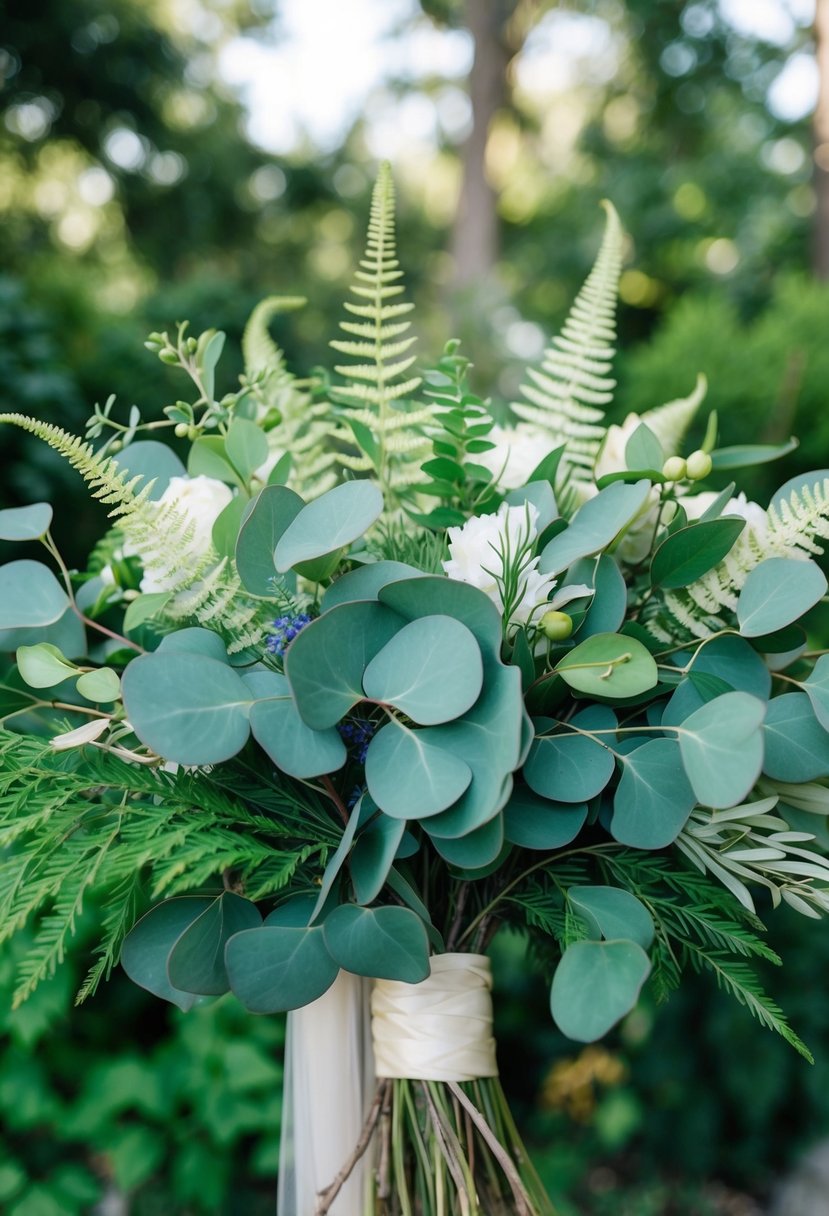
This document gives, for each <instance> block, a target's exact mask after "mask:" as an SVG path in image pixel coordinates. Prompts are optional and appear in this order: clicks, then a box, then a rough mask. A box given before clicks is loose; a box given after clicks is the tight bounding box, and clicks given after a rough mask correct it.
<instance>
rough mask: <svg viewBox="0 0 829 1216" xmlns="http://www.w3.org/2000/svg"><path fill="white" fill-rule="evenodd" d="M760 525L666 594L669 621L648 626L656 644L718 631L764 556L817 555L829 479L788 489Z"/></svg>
mask: <svg viewBox="0 0 829 1216" xmlns="http://www.w3.org/2000/svg"><path fill="white" fill-rule="evenodd" d="M763 525H764V526H759V527H758V526H752V525H751V524H750V523H749V525H748V526H747V527H746V528H745V529H744V530H743V532H742V534H741V536H740V537H739V539H738V540H737V543H736V544H735V546H734V548H733V549H732V550H731V552H730V553H729V554H728V556H727V557H726V558H724V560H723V561H722V562H720V564H719V565H718V566H715V567H714V569H713V570H710V571H709V572H708V573H707V574H705V575H704V576H703V577H702V578H701V579H698V580H697V581H696V582H695V583H691V584H690V586H688V587H686V588H685V589H684V590H683V591H672V592H668V593H667V595H666V596H665V610H666V611H667V613H668V614H669V616H670V617H671V618H673V622H665V623H663V624H661V625H660V620H659V617H657V618H656V619H655V620H654V621H653V623H652V624H650V625H649V627H650V628H652V629H653V631H654V633H655V634H656V636H658V637H659V638H660V640H663V641H665V640H673V641H676V639H677V625H678V626H679V627H680V629H681V630H682V631H683V633H682V634H680V636H684V637H686V638H704V637H707V636H708V635H709V634H711V633H715V632H716V631H717V630H719V629H722V627H723V625H724V624H725V623H726V619H727V618H728V617H729V616H730V615H732V614H733V613H734V610H735V609H736V606H737V599H738V597H739V594H740V591H741V589H742V587H743V584H744V583H745V581H746V579H747V578H748V576H749V574H750V573H751V571H752V570H754V569H755V567H756V566H759V564H760V562H762V561H765V559H766V558H769V557H790V558H803V557H811V556H819V555H820V554H821V553H823V546H822V545H821V544H820V542H819V539H818V538H820V540H825V539H827V538H829V478H824V479H822V480H821V481H817V482H815V483H814V484H813V485H811V486H810V485H804V486H802V487H801V488H800V489H794V490H792V491H791V493H790V494H789V495H788V496H787V497H786V498H784V499H782V500H781V501H780V502H779V504H777V505H775V504H772V505H771V506H770V507H769V509H768V511H767V512H766V516H765V520H764V521H763Z"/></svg>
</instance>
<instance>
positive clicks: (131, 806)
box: [0, 731, 339, 1003]
mask: <svg viewBox="0 0 829 1216" xmlns="http://www.w3.org/2000/svg"><path fill="white" fill-rule="evenodd" d="M226 780H227V782H228V785H232V786H233V787H234V788H233V790H232V791H231V790H230V789H229V788H221V787H219V788H217V785H216V783H215V781H214V780H213V779H212V778H211V780H202V779H200V778H199V776H198V774H193V775H190V774H186V773H183V772H180V773H178V774H176V775H175V776H174V775H171V774H168V773H164V772H159V771H158V770H155V769H149V768H147V767H145V766H141V765H135V764H129V763H125V762H124V761H122V760H120V759H118V758H117V757H114V756H112V755H109V754H107V753H101V752H92V753H89V752H84V753H83V754H81V753H78V752H73V753H55V752H54V751H53V750H52V749H50V747H49V745H48V743H46V742H44V741H43V740H41V739H36V738H33V737H31V736H26V735H22V736H21V735H13V734H10V733H7V732H4V731H0V847H6V848H9V849H10V850H11V852H10V854H9V860H8V861H7V864H6V865H4V866H3V867H2V870H0V942H2V941H4V940H6V939H7V938H8V937H10V936H11V935H12V934H13V933H14V932H16V931H17V930H18V929H20V928H21V927H22V926H23V925H24V924H26V923H27V922H28V921H29V920H30V918H32V917H37V919H38V934H37V939H36V942H35V944H34V946H33V948H32V950H31V951H29V952H28V953H27V955H26V958H25V959H24V961H23V963H22V964H21V969H20V973H19V977H18V980H19V983H18V989H17V994H16V998H15V999H16V1001H17V1003H19V1002H20V1001H22V1000H25V999H26V997H27V996H28V995H29V994H30V993H31V992H32V991H33V990H34V988H35V987H36V986H37V984H38V983H39V982H40V981H41V980H42V979H44V978H46V976H48V975H50V974H51V973H52V972H53V971H54V969H55V967H56V966H57V965H58V964H59V963H60V961H61V959H62V956H63V951H64V949H65V946H66V942H67V940H68V939H69V937H71V935H72V933H73V931H74V925H75V922H76V919H77V917H78V915H79V914H80V912H81V910H82V907H83V901H84V899H85V898H86V897H87V896H88V895H89V894H91V893H92V892H94V891H98V892H102V893H106V903H107V913H106V916H105V918H104V926H103V929H104V933H103V939H102V942H101V944H100V946H99V950H98V953H99V958H98V960H97V962H96V963H95V965H94V966H93V968H92V970H91V972H90V974H89V976H88V977H87V980H86V982H85V984H84V986H83V988H82V989H81V994H80V995H81V997H83V996H87V995H89V994H90V993H91V992H92V991H94V988H95V986H96V984H97V983H98V981H99V980H100V979H101V978H102V976H103V975H105V974H106V973H107V972H108V971H109V969H110V968H111V967H112V965H113V962H114V960H115V958H116V957H117V953H118V950H119V947H120V942H121V940H122V938H123V936H124V934H125V933H126V932H127V931H128V930H129V929H130V928H131V926H132V923H133V920H134V911H135V908H136V905H137V903H138V902H139V896H140V894H141V893H142V891H143V890H144V888H145V887H146V888H147V889H148V890H149V893H150V894H151V895H152V896H154V897H158V896H160V895H163V896H165V897H169V896H172V895H177V894H181V893H182V892H186V891H193V890H195V889H198V888H200V887H201V888H203V887H205V886H208V887H216V888H217V889H220V887H221V882H220V880H219V875H220V874H221V873H222V872H223V871H225V870H232V871H233V873H234V876H236V877H237V878H238V880H239V881H240V882H241V883H242V884H243V885H244V887H245V891H246V894H247V895H248V896H249V897H250V898H253V899H259V898H265V897H267V896H268V895H271V894H273V893H274V892H276V891H279V890H281V889H282V888H283V887H284V886H285V885H286V884H287V883H288V882H289V881H290V880H291V879H292V878H293V876H294V875H295V874H296V872H297V870H298V869H299V868H300V867H301V866H303V865H304V864H305V863H306V862H308V861H309V860H312V859H316V858H317V857H318V856H319V857H320V859H321V860H322V861H324V858H325V856H326V854H327V852H328V850H329V849H330V848H331V847H332V846H333V845H334V844H335V843H336V842H337V840H338V838H339V833H338V831H337V829H336V827H335V825H334V823H333V821H332V820H330V819H329V817H328V816H327V815H326V814H325V813H324V811H323V810H322V808H321V806H320V805H318V804H317V802H316V800H315V799H314V797H313V794H311V793H310V791H307V790H305V789H303V790H302V796H301V798H300V797H298V796H297V795H296V794H294V793H293V792H292V790H291V788H290V786H287V785H286V786H284V787H283V786H280V787H279V789H275V788H273V787H272V786H269V785H268V779H267V776H266V774H257V775H256V780H255V783H254V785H253V786H249V785H248V786H246V783H245V778H244V773H240V772H239V771H238V770H237V771H233V772H228V773H227V774H226ZM104 790H105V791H106V794H103V793H102V791H104ZM239 791H242V792H241V793H240V792H239ZM247 795H249V796H250V798H255V801H250V800H249V797H248V796H247ZM113 797H114V798H115V799H117V800H116V801H113ZM17 842H19V843H20V844H24V845H25V849H24V851H23V852H21V853H19V854H16V853H15V844H16V843H17ZM316 873H317V866H316V864H315V865H314V871H313V874H311V875H309V876H308V882H309V886H310V884H311V882H312V881H313V876H314V875H315V874H316ZM142 902H143V901H142Z"/></svg>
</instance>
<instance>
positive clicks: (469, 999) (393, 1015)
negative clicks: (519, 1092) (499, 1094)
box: [371, 954, 498, 1081]
mask: <svg viewBox="0 0 829 1216" xmlns="http://www.w3.org/2000/svg"><path fill="white" fill-rule="evenodd" d="M371 1013H372V1021H371V1032H372V1039H373V1043H374V1065H375V1072H376V1074H377V1076H378V1077H408V1078H410V1079H413V1080H420V1081H474V1080H476V1079H477V1078H479V1077H496V1076H497V1075H498V1065H497V1063H496V1061H495V1040H494V1038H493V1037H492V971H491V968H490V963H489V959H488V958H487V957H486V955H484V954H438V955H436V956H435V957H434V958H433V959H432V971H431V975H430V976H429V977H428V978H427V979H425V980H423V982H422V983H420V984H404V983H401V982H400V981H399V980H375V982H374V990H373V992H372V995H371Z"/></svg>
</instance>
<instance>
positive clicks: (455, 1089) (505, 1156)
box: [446, 1081, 534, 1216]
mask: <svg viewBox="0 0 829 1216" xmlns="http://www.w3.org/2000/svg"><path fill="white" fill-rule="evenodd" d="M446 1084H447V1086H448V1087H449V1092H450V1093H451V1094H452V1095H453V1096H454V1097H456V1098H457V1099H458V1101H459V1102H460V1104H461V1105H462V1106H463V1107H464V1109H465V1110H467V1111H468V1112H469V1117H470V1119H471V1120H472V1122H473V1123H474V1124H475V1126H476V1127H477V1129H478V1131H479V1132H480V1133H481V1135H482V1136H483V1138H484V1140H485V1141H486V1142H487V1144H488V1145H489V1149H490V1152H491V1153H492V1155H493V1157H494V1158H495V1160H496V1161H497V1162H498V1164H499V1165H500V1167H501V1169H502V1170H503V1171H504V1176H505V1177H506V1180H507V1182H508V1183H509V1184H510V1189H511V1190H512V1194H513V1197H514V1199H515V1203H516V1209H515V1210H516V1216H534V1213H533V1207H532V1200H531V1199H530V1196H529V1195H528V1194H527V1190H526V1188H525V1186H524V1183H523V1182H522V1181H521V1176H520V1174H519V1173H518V1170H517V1169H516V1168H515V1165H514V1164H513V1162H512V1160H511V1158H510V1155H509V1153H508V1152H507V1150H506V1149H505V1148H504V1146H503V1144H502V1143H501V1141H500V1140H499V1139H498V1137H497V1136H496V1135H495V1133H494V1132H493V1130H492V1128H491V1127H490V1126H489V1124H488V1123H487V1121H486V1119H485V1118H484V1117H483V1115H482V1114H481V1112H480V1111H479V1110H478V1108H477V1106H476V1105H475V1103H474V1102H473V1101H472V1100H471V1099H470V1098H468V1097H467V1095H466V1094H465V1093H464V1092H463V1090H462V1089H461V1087H460V1085H458V1083H457V1081H447V1082H446Z"/></svg>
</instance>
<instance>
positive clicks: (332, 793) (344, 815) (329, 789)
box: [322, 777, 348, 827]
mask: <svg viewBox="0 0 829 1216" xmlns="http://www.w3.org/2000/svg"><path fill="white" fill-rule="evenodd" d="M322 784H323V785H324V787H325V792H326V793H327V794H328V797H329V798H330V799H331V801H332V802H333V803H334V806H335V807H336V808H337V810H338V811H339V812H340V818H341V819H342V821H343V823H344V824H345V826H346V827H348V811H347V810H346V807H345V803H344V802H343V800H342V798H341V797H340V795H339V794H338V793H337V791H336V789H335V788H334V782H333V781H332V780H331V778H330V777H323V778H322Z"/></svg>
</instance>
